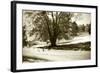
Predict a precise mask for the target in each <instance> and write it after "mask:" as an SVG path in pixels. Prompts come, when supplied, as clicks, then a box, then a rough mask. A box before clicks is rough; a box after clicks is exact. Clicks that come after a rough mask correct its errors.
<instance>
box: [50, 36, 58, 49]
mask: <svg viewBox="0 0 100 73" xmlns="http://www.w3.org/2000/svg"><path fill="white" fill-rule="evenodd" d="M56 39H57V38H55V37H52V38H51V39H50V43H51V47H54V46H56Z"/></svg>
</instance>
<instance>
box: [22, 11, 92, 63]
mask: <svg viewBox="0 0 100 73" xmlns="http://www.w3.org/2000/svg"><path fill="white" fill-rule="evenodd" d="M22 16H23V17H22V21H23V22H22V23H23V24H22V43H23V48H22V49H23V51H22V52H23V53H22V58H23V63H26V62H29V63H31V62H48V61H52V62H53V61H66V62H67V61H75V60H88V59H91V41H90V38H91V13H84V12H61V11H59V12H58V11H41V10H40V11H35V10H23V11H22Z"/></svg>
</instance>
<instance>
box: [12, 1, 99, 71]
mask: <svg viewBox="0 0 100 73" xmlns="http://www.w3.org/2000/svg"><path fill="white" fill-rule="evenodd" d="M17 4H35V5H49V6H67V7H82V8H95V9H96V15H95V16H96V26H95V27H96V42H95V44H96V64H95V65H84V66H74V67H52V68H39V69H22V70H17V69H16V66H17V62H16V52H17V51H16V47H17V46H16V5H17ZM97 27H98V6H90V5H75V4H59V3H45V2H28V1H11V71H12V72H25V71H43V70H57V69H73V68H90V67H98V28H97Z"/></svg>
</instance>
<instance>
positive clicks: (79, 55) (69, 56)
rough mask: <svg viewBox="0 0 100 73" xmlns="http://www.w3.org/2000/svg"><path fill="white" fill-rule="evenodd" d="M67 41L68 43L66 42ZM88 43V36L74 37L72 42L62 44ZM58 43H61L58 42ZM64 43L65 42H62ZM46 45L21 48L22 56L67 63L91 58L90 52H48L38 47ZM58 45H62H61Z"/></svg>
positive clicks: (52, 50)
mask: <svg viewBox="0 0 100 73" xmlns="http://www.w3.org/2000/svg"><path fill="white" fill-rule="evenodd" d="M68 41H69V42H68ZM88 41H90V36H89V35H85V36H78V37H75V38H74V39H73V40H67V43H63V45H64V44H76V43H80V42H88ZM60 42H63V40H62V41H60ZM64 42H65V41H64ZM46 45H47V44H46V43H45V44H40V45H34V46H33V47H31V48H27V47H26V48H23V56H29V57H37V58H42V59H47V60H50V61H69V60H87V59H90V58H91V52H90V51H81V50H77V51H74V50H54V49H51V50H48V49H44V50H43V49H41V48H38V47H43V46H46ZM59 45H62V44H61V43H60V44H59Z"/></svg>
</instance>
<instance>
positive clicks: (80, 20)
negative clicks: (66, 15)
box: [72, 13, 91, 25]
mask: <svg viewBox="0 0 100 73" xmlns="http://www.w3.org/2000/svg"><path fill="white" fill-rule="evenodd" d="M74 15H75V16H74V17H73V18H72V21H76V23H77V24H78V25H80V24H85V25H86V24H90V23H91V14H90V13H74Z"/></svg>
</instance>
